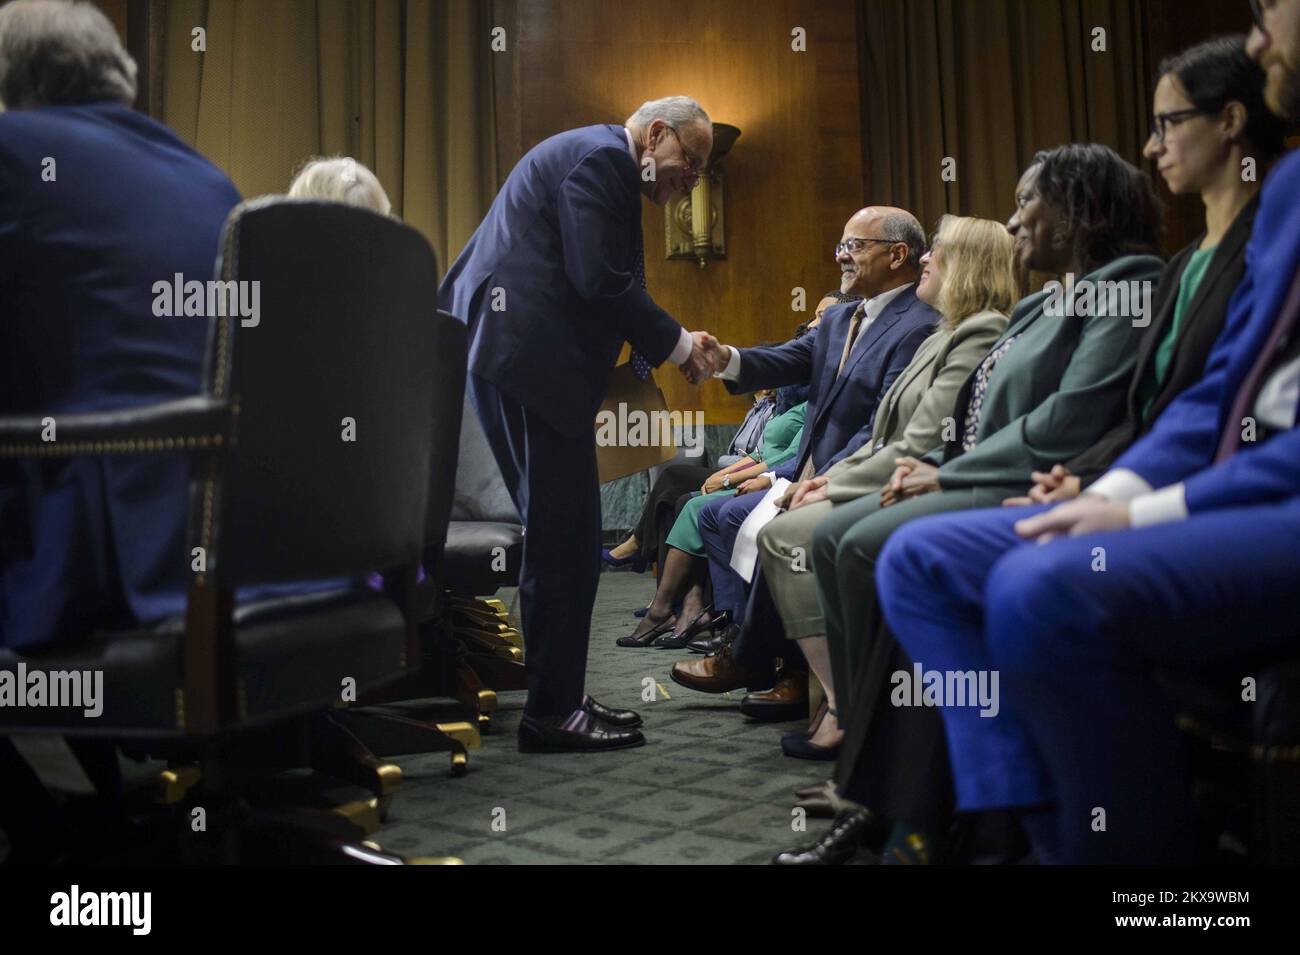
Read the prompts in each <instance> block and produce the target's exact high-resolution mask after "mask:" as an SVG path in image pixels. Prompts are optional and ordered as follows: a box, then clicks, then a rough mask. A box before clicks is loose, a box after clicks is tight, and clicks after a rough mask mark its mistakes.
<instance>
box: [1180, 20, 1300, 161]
mask: <svg viewBox="0 0 1300 955" xmlns="http://www.w3.org/2000/svg"><path fill="white" fill-rule="evenodd" d="M1171 73H1172V74H1173V75H1174V77H1175V78H1176V79H1177V80H1178V83H1179V85H1180V86H1182V88H1183V91H1184V92H1185V93H1186V94H1187V98H1188V99H1189V100H1191V102H1192V105H1193V106H1195V107H1196V108H1197V109H1199V110H1203V111H1204V112H1206V113H1217V112H1219V111H1220V110H1222V109H1223V107H1225V106H1227V105H1228V104H1229V103H1231V102H1234V101H1235V102H1238V103H1240V104H1241V105H1242V106H1244V107H1245V108H1246V138H1247V139H1249V140H1250V144H1251V146H1253V147H1254V149H1255V152H1256V153H1258V155H1257V156H1256V157H1255V158H1256V159H1259V160H1261V161H1266V160H1271V159H1276V158H1277V157H1278V156H1280V155H1282V151H1283V139H1284V138H1285V134H1286V124H1284V123H1283V122H1282V120H1280V119H1278V118H1277V117H1276V116H1274V115H1273V114H1272V113H1271V112H1270V111H1269V108H1268V107H1267V106H1266V105H1264V71H1263V70H1262V69H1260V66H1259V64H1258V63H1256V62H1255V61H1254V60H1252V59H1251V58H1250V57H1249V56H1248V55H1247V54H1246V37H1245V36H1244V35H1243V34H1240V33H1234V34H1231V35H1229V36H1220V37H1215V38H1214V39H1212V40H1206V41H1205V42H1204V43H1198V44H1196V46H1192V47H1188V48H1187V49H1186V50H1183V51H1182V52H1181V53H1175V54H1173V55H1172V56H1167V57H1165V58H1164V59H1163V60H1161V61H1160V66H1159V68H1158V69H1157V70H1156V80H1157V82H1158V81H1159V80H1161V79H1163V78H1164V77H1166V76H1168V75H1169V74H1171Z"/></svg>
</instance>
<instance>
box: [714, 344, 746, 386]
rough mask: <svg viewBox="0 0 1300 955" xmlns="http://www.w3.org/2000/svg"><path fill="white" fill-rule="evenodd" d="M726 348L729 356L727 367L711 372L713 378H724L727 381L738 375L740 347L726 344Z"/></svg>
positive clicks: (733, 379) (734, 378)
mask: <svg viewBox="0 0 1300 955" xmlns="http://www.w3.org/2000/svg"><path fill="white" fill-rule="evenodd" d="M727 350H728V351H729V352H730V353H731V357H730V358H728V359H727V367H726V368H724V369H722V371H716V372H714V373H713V377H714V378H725V379H726V380H727V381H735V380H736V379H737V378H739V377H740V349H739V348H736V347H735V346H734V345H728V346H727Z"/></svg>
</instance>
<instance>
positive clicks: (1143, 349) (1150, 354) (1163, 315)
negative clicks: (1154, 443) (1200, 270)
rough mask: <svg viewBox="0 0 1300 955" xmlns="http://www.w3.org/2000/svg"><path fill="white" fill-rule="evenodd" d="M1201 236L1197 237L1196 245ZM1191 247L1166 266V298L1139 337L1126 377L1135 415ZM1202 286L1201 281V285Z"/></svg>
mask: <svg viewBox="0 0 1300 955" xmlns="http://www.w3.org/2000/svg"><path fill="white" fill-rule="evenodd" d="M1199 242H1200V239H1197V243H1198V244H1199ZM1192 251H1193V248H1192V246H1188V247H1187V248H1186V249H1184V250H1183V251H1182V252H1180V253H1178V255H1176V256H1175V257H1174V258H1173V259H1172V260H1171V261H1170V263H1169V265H1168V266H1167V268H1169V269H1171V270H1172V271H1171V278H1170V284H1169V285H1168V286H1166V290H1165V297H1164V299H1163V300H1162V301H1161V302H1160V311H1159V312H1157V313H1156V315H1155V317H1154V318H1153V319H1152V321H1151V325H1150V326H1149V327H1148V328H1147V331H1148V332H1150V334H1148V335H1144V336H1143V337H1142V344H1141V345H1140V346H1139V347H1138V353H1137V361H1136V362H1135V363H1134V366H1133V377H1132V378H1130V379H1129V386H1128V402H1129V410H1130V411H1131V412H1132V413H1133V414H1135V415H1137V418H1138V420H1141V417H1142V415H1141V410H1142V409H1141V403H1142V383H1143V382H1144V381H1145V380H1146V374H1147V369H1148V367H1149V366H1150V365H1151V363H1152V362H1154V361H1155V359H1156V352H1157V351H1158V350H1159V348H1160V342H1161V341H1163V340H1164V337H1165V335H1166V333H1167V332H1168V330H1169V326H1170V323H1172V322H1173V320H1174V310H1175V308H1176V307H1177V305H1178V290H1179V288H1180V287H1181V286H1182V283H1183V273H1184V272H1185V271H1187V263H1188V262H1189V261H1191V258H1192ZM1202 288H1204V284H1202Z"/></svg>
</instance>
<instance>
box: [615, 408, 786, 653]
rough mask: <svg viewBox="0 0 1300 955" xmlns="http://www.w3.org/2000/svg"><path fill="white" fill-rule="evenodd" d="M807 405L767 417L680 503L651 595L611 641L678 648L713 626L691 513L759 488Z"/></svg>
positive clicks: (703, 562) (780, 458)
mask: <svg viewBox="0 0 1300 955" xmlns="http://www.w3.org/2000/svg"><path fill="white" fill-rule="evenodd" d="M807 408H808V402H806V401H805V402H802V403H800V404H797V405H795V406H794V407H793V408H791V409H790V410H789V411H787V412H786V413H785V414H780V415H777V416H776V417H775V418H773V419H772V420H771V421H769V422H768V423H767V427H766V428H764V429H763V440H762V442H761V443H760V445H759V448H758V451H757V452H755V454H753V455H751V456H750V458H749V459H747V460H746V461H741V462H739V463H737V464H735V465H732V466H731V467H729V468H726V469H725V470H723V471H719V472H718V473H717V474H714V475H712V476H711V477H710V478H709V479H708V480H707V481H705V482H704V484H703V486H702V487H701V488H700V490H699V492H698V493H697V494H696V495H695V496H693V497H691V498H690V499H689V500H688V501H687V502H686V503H685V504H684V505H683V506H682V509H681V511H680V513H678V515H677V520H676V521H675V522H674V523H673V527H672V530H671V531H669V533H668V554H667V557H666V558H665V559H664V563H663V567H662V568H661V570H660V574H659V587H658V589H657V590H656V591H655V596H654V600H652V601H651V602H650V607H649V609H648V610H647V611H646V614H645V616H644V617H642V618H641V622H640V623H639V624H638V625H637V628H636V630H635V631H633V632H632V633H630V634H629V635H627V636H625V637H619V639H618V641H617V643H618V645H619V646H620V647H649V646H655V647H667V648H677V647H684V646H686V644H687V643H688V642H689V641H691V640H692V639H694V637H695V635H696V634H697V633H699V632H700V631H701V630H704V629H707V628H709V627H711V626H713V625H714V623H715V622H714V621H713V620H712V618H711V616H710V611H711V609H712V608H711V607H707V606H705V605H704V585H705V583H706V581H707V580H708V575H709V565H708V561H707V559H706V558H705V554H704V539H703V538H702V537H701V536H700V529H699V525H698V524H697V520H696V519H697V515H698V514H699V512H700V508H702V507H703V506H704V504H705V502H706V501H708V500H709V499H710V498H713V497H720V496H722V495H724V494H736V495H739V494H749V493H755V492H758V491H760V490H762V489H765V488H766V486H767V485H766V483H763V482H759V481H757V480H756V479H757V478H760V477H761V476H762V475H763V474H765V473H767V472H768V471H771V470H772V469H773V468H775V467H777V466H778V465H780V464H783V463H785V462H786V461H788V460H790V459H791V458H793V457H794V456H795V453H796V452H797V451H798V450H799V441H800V439H801V438H802V437H803V422H804V412H805V411H806V410H807ZM678 600H680V601H681V602H682V611H681V614H680V617H681V619H682V620H685V621H688V622H687V624H686V626H684V627H682V628H680V629H678V628H677V616H676V615H674V614H673V607H674V606H675V605H676V603H677V601H678Z"/></svg>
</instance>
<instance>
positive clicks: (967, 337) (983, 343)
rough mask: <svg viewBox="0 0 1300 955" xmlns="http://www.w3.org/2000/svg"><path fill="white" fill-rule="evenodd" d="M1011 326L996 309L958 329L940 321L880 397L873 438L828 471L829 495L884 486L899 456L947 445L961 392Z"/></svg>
mask: <svg viewBox="0 0 1300 955" xmlns="http://www.w3.org/2000/svg"><path fill="white" fill-rule="evenodd" d="M1006 327H1007V316H1006V315H1003V314H1002V313H1001V312H994V311H984V312H976V313H975V314H974V315H971V316H969V317H967V318H965V319H963V320H962V321H961V323H960V324H959V325H958V326H957V327H956V328H955V329H948V328H946V327H945V326H944V325H943V324H942V323H941V324H940V325H939V328H938V329H937V330H936V331H935V333H934V334H933V335H931V336H930V337H929V338H927V339H926V340H925V341H923V342H922V343H921V345H920V347H919V348H917V350H916V354H915V355H914V356H913V357H912V361H911V362H910V363H909V364H908V366H907V367H906V368H904V369H903V373H902V374H901V375H899V376H898V378H896V379H895V380H894V383H893V384H892V385H891V386H890V388H889V390H888V391H887V392H885V397H884V398H882V399H881V400H880V407H879V408H878V409H877V410H876V417H875V422H874V424H873V426H872V429H871V440H870V441H868V442H867V443H866V444H864V445H863V446H862V447H861V448H859V449H858V450H857V451H856V452H854V453H853V454H851V455H849V456H848V457H847V458H844V459H843V460H841V461H838V462H836V463H835V464H834V465H832V466H831V467H830V468H829V469H828V470H827V471H826V479H827V483H826V494H827V497H828V498H829V499H830V500H832V501H835V502H837V503H839V502H842V501H851V500H854V499H856V498H859V497H862V496H863V495H864V494H870V493H872V492H874V491H879V490H880V488H881V487H882V486H883V485H884V483H885V482H886V481H887V480H889V476H890V475H891V474H893V473H894V459H895V458H900V457H904V456H906V455H910V456H912V457H916V458H919V457H920V456H921V455H923V454H925V453H927V452H929V451H933V450H934V449H935V448H939V447H942V446H943V444H944V440H945V437H946V436H945V435H944V433H943V430H944V419H950V420H955V418H956V417H957V415H956V412H955V411H954V410H953V409H954V406H955V404H956V402H957V396H958V392H960V391H961V389H962V386H963V385H965V384H966V379H967V378H969V377H970V375H971V372H972V371H974V370H975V367H976V366H977V365H978V364H979V363H980V362H981V361H983V360H984V356H985V355H987V354H988V353H989V352H990V351H991V350H992V348H993V344H994V342H996V341H997V340H998V338H999V337H1000V336H1001V335H1002V332H1003V331H1004V330H1005V329H1006Z"/></svg>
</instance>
